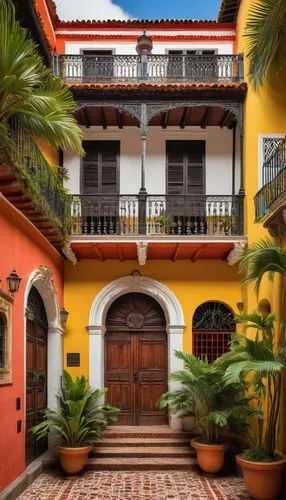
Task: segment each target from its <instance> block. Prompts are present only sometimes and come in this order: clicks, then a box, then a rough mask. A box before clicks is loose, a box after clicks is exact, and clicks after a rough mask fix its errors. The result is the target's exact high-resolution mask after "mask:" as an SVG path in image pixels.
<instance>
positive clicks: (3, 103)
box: [0, 0, 83, 154]
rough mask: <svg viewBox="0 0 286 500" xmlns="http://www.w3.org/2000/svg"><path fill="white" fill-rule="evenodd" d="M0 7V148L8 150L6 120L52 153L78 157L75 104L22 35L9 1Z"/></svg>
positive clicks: (79, 140)
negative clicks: (40, 140) (62, 151)
mask: <svg viewBox="0 0 286 500" xmlns="http://www.w3.org/2000/svg"><path fill="white" fill-rule="evenodd" d="M0 3H1V6H0V47H1V57H0V143H1V144H2V145H3V149H4V152H5V150H6V153H8V152H9V150H10V151H11V148H12V146H13V143H12V141H11V138H10V136H9V125H8V124H9V121H10V120H11V119H12V118H15V119H16V120H17V121H18V122H19V124H20V126H21V127H22V128H23V129H24V130H26V131H27V132H28V133H29V134H30V135H31V136H33V137H40V138H43V139H44V140H45V141H46V142H47V143H48V144H50V146H52V148H54V149H56V150H57V149H58V148H62V149H72V150H74V151H76V152H77V153H79V154H82V153H83V149H82V133H81V130H80V128H79V127H78V125H77V123H76V120H75V119H74V117H73V116H72V111H73V109H74V106H75V103H74V100H73V97H72V94H71V92H70V91H69V89H68V87H67V86H66V85H65V84H64V83H63V82H62V81H61V80H60V79H59V78H56V77H54V76H53V75H52V72H51V69H50V68H46V67H45V66H44V64H43V62H42V59H41V57H40V55H39V54H38V50H37V45H36V44H35V43H34V42H33V41H32V40H31V39H30V37H29V34H28V31H27V30H26V29H25V28H22V27H21V26H20V24H19V22H18V21H16V20H15V9H14V5H13V3H12V1H11V0H1V2H0Z"/></svg>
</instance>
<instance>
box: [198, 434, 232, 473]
mask: <svg viewBox="0 0 286 500" xmlns="http://www.w3.org/2000/svg"><path fill="white" fill-rule="evenodd" d="M191 445H192V447H193V448H195V450H196V452H197V460H198V464H199V466H200V468H201V469H202V470H203V471H205V472H209V473H210V474H214V473H215V472H219V471H220V470H221V469H222V468H223V464H224V452H225V450H227V448H228V444H226V443H224V444H204V443H200V438H195V439H192V440H191Z"/></svg>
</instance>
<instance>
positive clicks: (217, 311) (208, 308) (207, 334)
mask: <svg viewBox="0 0 286 500" xmlns="http://www.w3.org/2000/svg"><path fill="white" fill-rule="evenodd" d="M233 333H235V320H234V315H233V312H232V310H231V309H230V308H229V307H228V306H227V305H225V304H223V303H221V302H216V301H209V302H204V303H203V304H201V305H200V306H198V307H197V309H196V310H195V313H194V317H193V354H194V356H196V357H197V358H202V357H204V356H206V357H207V359H208V361H209V362H211V361H214V360H215V359H216V358H218V357H219V356H221V355H222V354H224V353H225V352H227V351H228V349H229V342H230V340H231V336H232V334H233Z"/></svg>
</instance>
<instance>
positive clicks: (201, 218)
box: [72, 194, 243, 239]
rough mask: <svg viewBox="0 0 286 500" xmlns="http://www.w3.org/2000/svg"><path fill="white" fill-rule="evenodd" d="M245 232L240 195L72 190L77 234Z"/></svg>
mask: <svg viewBox="0 0 286 500" xmlns="http://www.w3.org/2000/svg"><path fill="white" fill-rule="evenodd" d="M116 235H117V236H129V237H132V236H138V235H146V236H148V237H149V236H150V237H162V236H164V235H167V236H168V237H171V238H172V237H173V238H174V239H176V238H177V237H179V236H188V237H189V239H192V237H193V238H194V239H196V238H197V237H198V236H210V237H214V238H215V237H227V236H231V235H235V236H239V235H243V196H241V195H225V196H216V195H140V194H139V195H106V194H99V195H74V196H73V202H72V238H73V237H74V236H76V237H79V236H91V237H94V236H106V237H109V236H116Z"/></svg>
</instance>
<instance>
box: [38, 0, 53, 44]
mask: <svg viewBox="0 0 286 500" xmlns="http://www.w3.org/2000/svg"><path fill="white" fill-rule="evenodd" d="M36 7H37V11H38V13H39V16H40V19H41V21H42V23H43V26H44V30H45V33H46V37H47V39H48V41H49V44H50V46H51V49H52V52H54V49H55V46H56V36H55V32H54V28H53V24H52V21H51V18H50V14H49V11H48V8H47V5H46V0H36Z"/></svg>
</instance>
